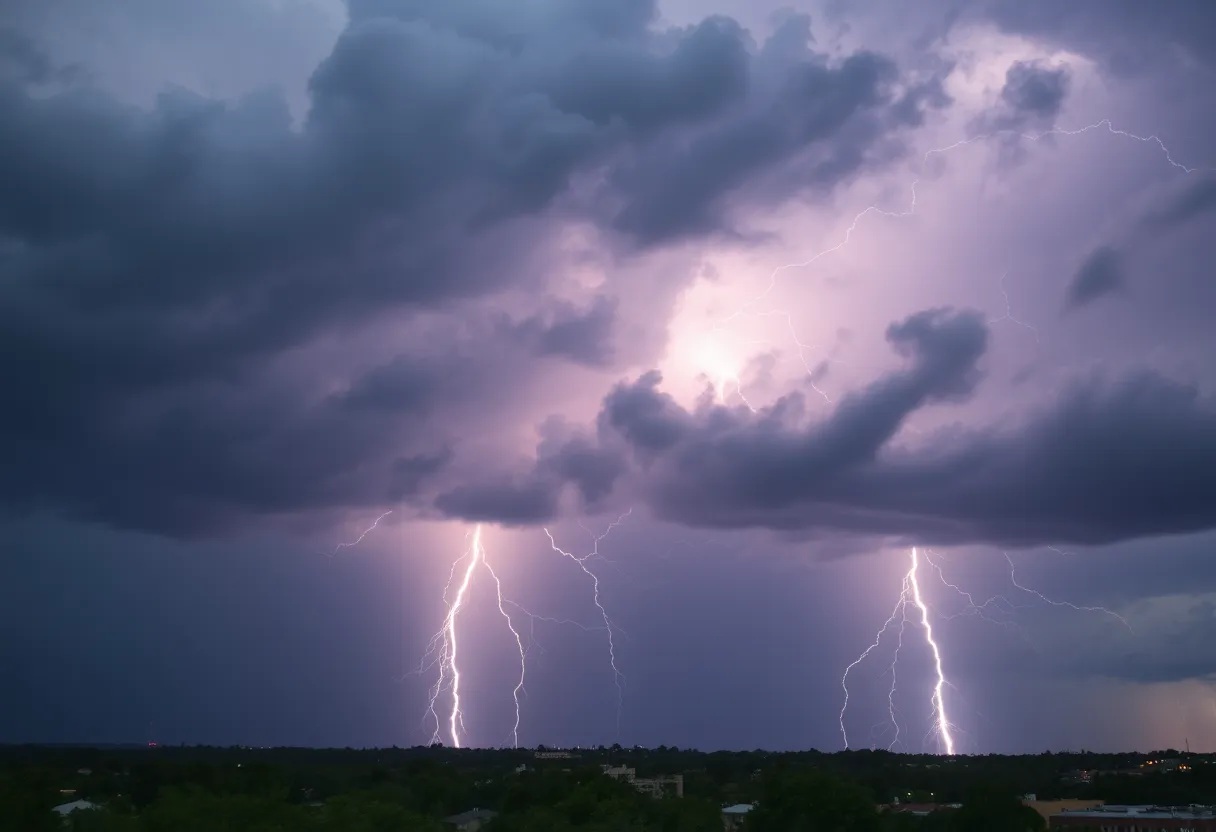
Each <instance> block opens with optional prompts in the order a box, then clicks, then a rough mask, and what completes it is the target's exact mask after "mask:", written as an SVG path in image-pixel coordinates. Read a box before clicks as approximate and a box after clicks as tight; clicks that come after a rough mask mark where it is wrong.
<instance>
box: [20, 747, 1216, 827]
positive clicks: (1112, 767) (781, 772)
mask: <svg viewBox="0 0 1216 832" xmlns="http://www.w3.org/2000/svg"><path fill="white" fill-rule="evenodd" d="M578 754H579V756H578V757H577V758H574V759H560V760H536V759H535V758H534V757H533V756H532V754H531V752H530V751H526V750H519V751H513V750H501V751H477V750H452V749H445V748H414V749H379V750H369V751H353V750H349V749H347V750H304V749H244V748H180V749H169V748H160V749H151V750H150V749H126V750H123V749H110V750H101V749H66V748H53V749H48V748H19V747H12V746H9V747H2V746H0V832H9V830H12V832H41V831H42V830H47V832H50V830H65V829H67V830H72V832H169V831H170V830H172V832H203V831H204V830H206V832H213V830H218V832H246V831H247V832H278V831H279V830H284V832H286V830H293V832H295V830H298V831H299V832H339V830H341V832H381V830H383V832H389V830H392V832H411V830H418V832H440V830H445V832H447V830H451V827H450V826H446V825H445V824H444V823H443V818H445V817H447V816H449V815H453V814H457V813H460V812H463V811H467V810H469V809H472V808H474V807H482V808H486V809H493V810H495V811H497V812H498V813H499V814H498V816H497V817H496V818H495V819H494V820H493V821H492V822H491V823H490V824H489V825H488V826H487V827H486V828H485V832H524V830H527V832H635V830H636V832H719V830H721V829H722V816H721V811H720V807H722V806H724V805H727V804H733V803H753V802H758V806H757V808H756V809H755V810H753V811H752V812H751V813H750V814H749V815H748V816H747V817H746V820H745V821H744V824H745V832H767V831H768V830H780V832H789V831H790V830H805V831H806V832H821V831H822V832H846V831H847V832H853V830H856V831H857V832H980V830H982V832H1038V830H1042V829H1043V828H1044V822H1043V819H1042V817H1041V816H1039V815H1038V814H1037V813H1035V812H1034V811H1032V810H1030V809H1028V808H1026V807H1025V806H1023V805H1022V804H1021V801H1020V799H1019V796H1020V795H1021V794H1023V793H1025V792H1036V793H1037V794H1038V796H1039V797H1040V798H1041V799H1050V798H1054V797H1062V796H1064V797H1079V798H1100V799H1105V800H1107V801H1110V802H1127V803H1170V804H1175V805H1177V804H1186V803H1192V802H1202V801H1204V800H1210V795H1211V794H1213V793H1216V758H1211V760H1209V758H1207V757H1204V756H1202V755H1187V757H1186V763H1187V767H1186V768H1185V769H1182V770H1179V771H1171V772H1169V773H1157V772H1159V771H1160V770H1161V768H1162V767H1161V766H1160V764H1158V765H1157V766H1156V767H1153V768H1146V769H1145V770H1144V771H1143V772H1142V771H1141V769H1140V764H1141V762H1143V760H1144V759H1145V758H1144V757H1140V756H1135V755H1095V754H1089V753H1086V752H1082V753H1079V754H1044V755H1039V756H1030V757H998V756H987V757H983V756H974V757H955V758H943V757H936V756H929V755H906V754H892V753H889V752H885V751H853V752H844V753H840V754H822V753H819V752H816V751H807V752H799V753H793V754H768V753H765V752H759V751H756V752H737V753H731V752H717V753H713V754H701V753H698V752H695V751H688V750H681V749H677V748H660V749H657V750H646V749H637V748H634V749H626V748H620V747H615V748H612V749H608V748H600V749H583V750H581V751H579V752H578ZM1151 756H1152V758H1154V759H1161V758H1166V757H1171V756H1177V752H1169V753H1167V752H1158V753H1157V754H1155V755H1151ZM521 763H524V764H526V765H527V769H526V770H524V771H522V772H517V771H516V769H517V768H518V767H519V765H520V764H521ZM605 763H611V764H614V765H625V766H629V767H632V768H635V769H636V770H637V773H638V776H639V777H650V776H654V775H658V774H674V773H682V774H683V775H684V782H685V797H683V798H681V799H676V798H664V799H660V800H655V799H652V798H650V797H648V796H646V795H643V794H640V793H639V792H638V791H637V790H636V789H634V788H633V787H631V786H630V785H629V784H627V783H622V782H618V781H616V780H613V779H611V778H608V777H605V776H604V775H603V774H602V773H601V772H600V768H599V766H600V765H601V764H605ZM81 769H87V771H81ZM1075 769H1087V770H1091V771H1092V770H1106V772H1107V773H1106V774H1101V775H1099V776H1097V777H1095V778H1094V780H1093V782H1092V783H1087V784H1068V782H1067V779H1066V778H1065V779H1062V775H1064V774H1066V773H1067V772H1069V771H1071V770H1075ZM1120 772H1122V773H1120ZM1141 775H1143V776H1141ZM77 798H85V799H88V800H91V801H93V802H96V803H99V804H102V808H101V809H100V810H97V811H78V812H75V813H73V814H72V815H71V816H69V817H68V818H67V819H66V820H64V819H61V818H60V817H59V816H58V815H56V814H55V813H53V812H52V811H51V807H53V806H55V805H57V804H59V803H64V802H68V801H70V800H73V799H77ZM896 798H898V799H899V800H900V801H901V802H903V803H936V804H945V803H961V804H963V805H962V808H957V809H951V810H941V811H938V812H935V813H933V814H930V815H928V816H920V817H918V816H913V815H910V814H904V813H899V812H892V811H884V810H882V809H880V806H879V804H888V803H891V802H892V801H893V800H894V799H896Z"/></svg>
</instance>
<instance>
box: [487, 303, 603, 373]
mask: <svg viewBox="0 0 1216 832" xmlns="http://www.w3.org/2000/svg"><path fill="white" fill-rule="evenodd" d="M616 313H617V303H616V301H615V300H613V299H612V298H609V297H605V296H603V295H600V296H599V297H597V298H596V299H595V300H594V301H593V302H592V303H591V304H590V305H589V306H588V307H587V308H586V309H578V308H576V307H575V306H573V305H571V304H568V303H561V304H558V305H557V306H556V307H555V308H554V309H553V310H551V311H550V312H549V313H548V314H544V313H538V314H536V315H533V316H531V317H529V318H527V319H525V320H523V321H520V322H519V323H510V322H504V323H503V324H502V325H501V329H502V330H503V331H504V333H505V334H506V335H507V337H508V338H509V339H511V340H514V341H516V342H518V343H520V344H522V345H524V346H525V347H526V348H527V349H529V350H531V351H532V352H533V353H535V354H536V355H539V356H555V357H559V358H565V359H568V360H570V361H573V362H575V363H578V364H585V365H587V366H591V367H600V366H604V365H606V364H608V363H609V362H610V361H611V360H612V355H613V345H612V335H613V327H614V325H615V323H616Z"/></svg>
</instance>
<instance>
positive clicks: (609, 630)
mask: <svg viewBox="0 0 1216 832" xmlns="http://www.w3.org/2000/svg"><path fill="white" fill-rule="evenodd" d="M631 514H633V509H629V511H627V512H625V513H624V514H622V515H621V516H620V517H618V518H617V519H616V520H614V521H613V522H612V523H610V524H609V525H608V528H606V529H605V530H604V532H603V533H602V534H600V535H593V538H594V539H593V542H592V547H591V551H590V552H589V553H588V554H586V555H583V556H582V557H579V556H578V555H575V554H572V553H570V552H567V551H566V550H565V549H563V548H561V547H560V546H558V545H557V541H556V540H554V539H553V534H552V533H551V532H550V531H549V530H548V529H547V528H546V529H545V530H544V531H545V536H546V537H548V538H549V546H550V547H552V549H553V551H554V552H557V553H558V554H559V555H562V556H563V557H567V558H569V559H570V560H572V561H574V562H575V563H576V564H578V566H579V568H580V569H582V570H583V572H584V573H586V575H587V576H588V577H589V578H591V597H592V601H593V602H594V603H595V608H596V609H597V610H599V613H600V618H601V620H602V621H603V622H604V631H605V633H606V634H607V640H608V664H609V666H610V667H611V668H612V683H613V685H615V686H616V731H617V735H618V736H619V735H620V733H621V714H622V713H623V711H624V707H625V674H623V673H621V670H620V668H619V667H617V663H616V639H615V636H614V633H615V632H617V631H619V630H620V628H618V627H617V626H616V624H614V623H613V622H612V620H611V619H610V618H609V617H608V611H607V610H606V609H604V605H603V603H602V602H601V601H600V579H599V576H598V575H596V574H595V572H593V571H592V570H591V569H590V568H589V567H588V566H587V562H588V561H590V560H593V559H595V558H602V555H600V543H601V542H602V541H603V540H604V538H606V537H607V536H608V535H609V534H611V533H612V530H613V529H615V528H616V527H617V526H619V525H621V524H622V523H624V522H625V520H626V519H628V518H629V516H630V515H631ZM621 632H622V633H623V631H621Z"/></svg>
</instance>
